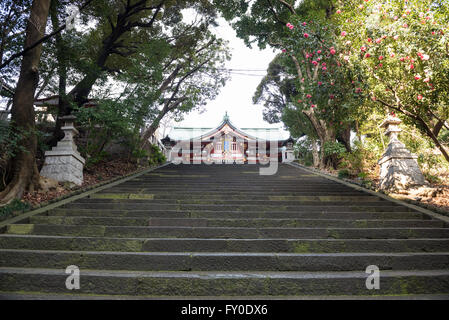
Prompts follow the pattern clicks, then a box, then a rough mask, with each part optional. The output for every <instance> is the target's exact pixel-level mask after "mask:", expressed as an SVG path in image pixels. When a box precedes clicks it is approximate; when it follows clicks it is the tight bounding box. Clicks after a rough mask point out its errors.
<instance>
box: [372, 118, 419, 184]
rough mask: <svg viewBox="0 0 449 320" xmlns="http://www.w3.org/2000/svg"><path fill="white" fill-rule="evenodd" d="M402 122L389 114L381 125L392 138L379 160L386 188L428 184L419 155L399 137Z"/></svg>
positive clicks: (382, 182) (382, 179) (381, 178)
mask: <svg viewBox="0 0 449 320" xmlns="http://www.w3.org/2000/svg"><path fill="white" fill-rule="evenodd" d="M401 122H402V121H401V120H400V119H399V118H397V117H395V116H391V115H389V116H388V118H387V119H386V120H385V121H384V122H382V124H381V125H380V126H381V127H383V128H386V131H385V135H386V136H388V137H389V139H390V142H389V144H388V147H387V149H386V150H385V153H384V154H383V155H382V158H381V159H380V160H379V165H380V188H381V189H384V190H391V191H398V190H405V189H409V188H413V187H419V186H422V185H424V184H426V181H425V179H424V175H423V174H422V172H421V169H420V168H419V166H418V163H417V162H416V159H417V158H418V157H417V156H416V155H414V154H412V153H411V152H410V151H409V150H407V148H406V147H405V145H404V144H403V143H402V142H400V141H399V139H398V134H399V132H401V131H402V130H401V129H400V128H399V124H400V123H401Z"/></svg>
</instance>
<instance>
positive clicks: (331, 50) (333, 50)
mask: <svg viewBox="0 0 449 320" xmlns="http://www.w3.org/2000/svg"><path fill="white" fill-rule="evenodd" d="M330 53H331V54H332V55H334V54H335V53H336V51H335V49H334V47H332V48H331V49H330Z"/></svg>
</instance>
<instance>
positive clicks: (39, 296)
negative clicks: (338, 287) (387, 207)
mask: <svg viewBox="0 0 449 320" xmlns="http://www.w3.org/2000/svg"><path fill="white" fill-rule="evenodd" d="M0 299H2V300H158V301H160V300H194V301H195V300H201V301H207V300H217V296H196V297H192V296H164V297H159V296H131V295H107V294H101V295H100V294H77V295H73V294H70V293H59V294H54V293H39V292H24V291H20V292H0ZM218 299H220V300H301V301H302V300H362V299H363V300H449V294H390V295H385V296H382V295H372V296H366V295H365V296H362V295H351V296H347V295H346V296H338V295H315V296H312V295H301V296H286V295H281V296H261V295H256V296H250V297H248V296H220V297H219V298H218Z"/></svg>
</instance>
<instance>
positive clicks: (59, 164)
mask: <svg viewBox="0 0 449 320" xmlns="http://www.w3.org/2000/svg"><path fill="white" fill-rule="evenodd" d="M61 119H62V120H64V121H65V124H64V126H63V127H62V128H61V129H62V131H64V138H63V139H62V140H61V141H59V142H58V144H57V145H56V147H53V148H52V150H50V151H46V152H45V163H44V166H43V167H42V170H41V172H40V174H41V176H44V177H47V178H51V179H54V180H57V181H60V182H71V183H74V184H76V185H81V184H82V183H83V167H84V163H85V160H84V158H83V157H81V155H80V154H79V153H78V151H77V148H76V144H75V142H74V141H73V137H74V136H75V135H77V134H78V130H76V129H75V127H74V125H73V123H74V121H75V119H76V118H75V116H65V117H62V118H61Z"/></svg>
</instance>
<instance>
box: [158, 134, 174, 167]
mask: <svg viewBox="0 0 449 320" xmlns="http://www.w3.org/2000/svg"><path fill="white" fill-rule="evenodd" d="M161 142H162V144H163V145H164V147H165V157H166V158H167V161H172V157H171V153H172V148H173V145H172V142H173V141H172V140H171V139H170V137H169V136H168V135H167V136H166V137H165V138H163V139H161Z"/></svg>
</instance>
